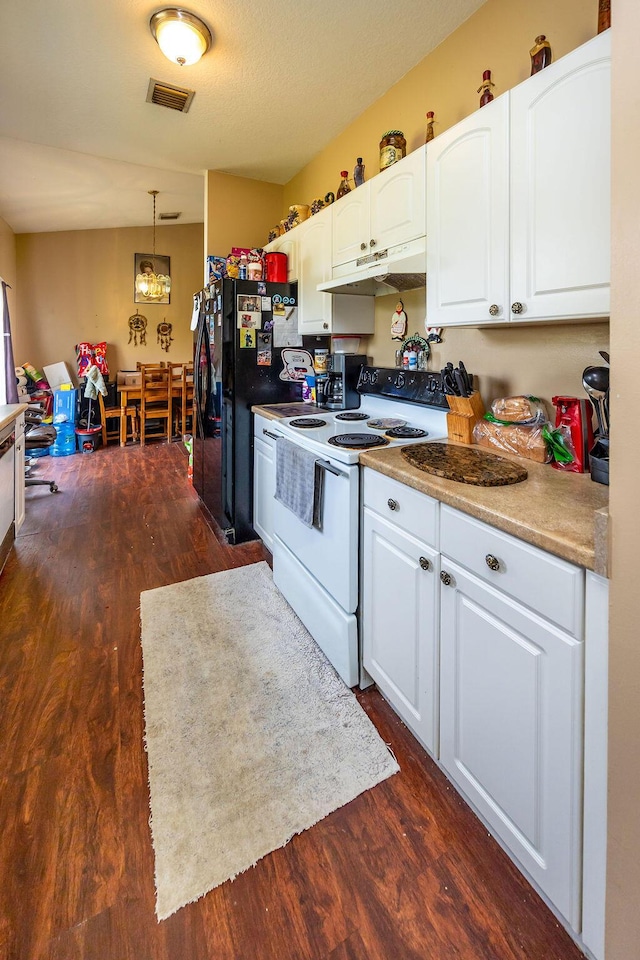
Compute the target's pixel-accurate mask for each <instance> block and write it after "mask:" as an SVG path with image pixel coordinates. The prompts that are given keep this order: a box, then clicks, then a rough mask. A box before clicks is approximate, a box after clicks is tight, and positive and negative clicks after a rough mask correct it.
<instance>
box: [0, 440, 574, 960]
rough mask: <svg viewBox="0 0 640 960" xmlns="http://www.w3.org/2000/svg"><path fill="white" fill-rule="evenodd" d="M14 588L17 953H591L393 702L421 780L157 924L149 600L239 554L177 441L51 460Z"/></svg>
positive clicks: (11, 729) (384, 791)
mask: <svg viewBox="0 0 640 960" xmlns="http://www.w3.org/2000/svg"><path fill="white" fill-rule="evenodd" d="M37 469H38V472H39V473H40V474H41V475H47V476H52V477H55V479H56V480H57V482H58V484H59V486H60V493H58V494H55V495H53V494H51V493H49V490H48V488H47V487H37V488H30V489H28V490H27V500H28V504H27V520H26V522H25V524H24V526H23V529H22V532H21V535H20V536H19V538H18V540H17V542H16V545H15V548H14V550H13V551H12V553H11V555H10V557H9V560H8V562H7V565H6V567H5V569H4V572H3V574H2V577H1V578H0V623H1V624H2V627H1V629H0V636H1V638H2V639H1V641H0V758H1V763H0V877H1V882H0V960H200V958H202V960H204V958H207V960H208V958H211V960H515V958H518V960H523V958H526V960H576V958H579V957H581V956H582V955H581V953H580V952H579V950H578V949H577V948H576V946H575V945H574V944H573V943H572V941H571V940H570V938H569V937H568V935H567V934H566V933H565V931H564V930H563V929H562V928H561V926H560V925H559V924H558V922H557V921H556V919H555V918H554V917H553V916H552V914H551V913H550V912H549V911H548V910H547V908H546V907H545V905H544V904H543V903H542V902H541V900H540V899H539V898H538V896H537V895H536V894H535V893H534V892H533V890H532V889H531V887H530V886H529V885H528V884H527V883H526V882H525V880H524V879H523V878H522V877H521V876H520V874H519V873H518V871H517V870H516V869H515V867H514V866H513V865H512V864H511V862H510V861H509V859H508V858H507V857H506V856H505V854H504V853H503V852H502V851H501V850H500V848H499V847H498V845H497V844H496V843H495V842H494V841H493V840H492V839H491V837H490V836H489V835H488V834H487V832H486V830H485V829H484V827H483V826H482V825H481V823H480V822H479V821H478V820H477V819H476V818H475V817H474V816H473V814H472V813H471V812H470V810H469V809H468V808H467V806H466V805H465V804H464V802H463V801H462V800H461V799H460V798H459V797H458V795H457V794H456V792H455V791H454V789H453V788H452V787H450V786H449V785H448V782H447V780H446V778H445V777H444V776H443V775H442V774H441V772H440V771H439V769H438V768H437V766H436V765H435V764H434V763H433V762H432V761H431V760H430V759H429V758H428V757H427V755H426V754H425V753H424V751H423V750H422V749H421V747H420V746H419V745H418V744H417V743H416V741H415V740H414V739H413V738H412V736H411V735H410V734H409V733H408V732H407V730H406V728H405V727H404V726H403V724H402V723H401V722H400V721H399V720H398V719H397V718H396V716H395V715H394V714H393V712H392V711H391V710H390V708H389V707H388V706H387V705H386V703H385V702H384V700H382V698H381V697H380V695H379V694H378V693H377V692H376V691H375V690H374V691H369V692H366V693H361V694H360V695H359V698H360V701H361V703H362V706H363V707H364V709H365V710H366V711H367V713H368V714H369V716H370V717H371V719H372V720H373V722H374V723H375V724H376V726H377V727H378V729H379V731H380V733H381V735H382V736H383V738H384V739H385V740H386V741H387V742H388V743H389V744H390V745H391V747H392V749H393V751H394V754H395V755H396V757H397V759H398V762H399V764H400V767H401V772H400V773H399V774H398V775H396V776H394V777H392V778H391V779H389V780H387V781H386V782H384V783H382V784H380V785H379V786H377V787H375V788H374V789H373V790H370V791H369V792H367V793H365V794H363V795H362V796H360V797H358V798H357V799H356V800H354V801H353V802H352V803H350V804H348V805H347V806H345V807H343V808H342V809H340V810H338V811H336V812H335V813H333V814H331V816H329V817H327V818H326V819H325V820H323V821H322V822H321V823H319V824H317V825H316V826H315V827H313V828H312V829H311V830H308V831H307V832H306V833H304V834H302V835H300V836H297V837H295V838H294V839H293V840H292V841H291V842H290V843H289V844H288V845H287V846H286V847H285V848H284V849H282V850H278V851H276V852H274V853H272V854H270V855H269V856H267V857H265V858H264V859H263V860H262V861H260V862H259V863H258V864H257V866H256V867H255V868H253V869H251V870H249V871H247V872H246V873H245V874H243V875H241V876H239V877H238V878H237V879H236V880H234V881H233V882H228V883H225V884H223V885H222V886H221V887H219V888H217V889H216V890H213V891H212V892H211V893H209V894H208V895H207V896H205V897H203V898H202V899H201V900H199V901H198V902H197V903H194V904H191V905H189V906H187V907H185V908H183V909H182V910H179V911H178V912H177V913H176V914H174V915H173V916H172V917H170V918H169V919H168V920H165V921H163V922H162V923H158V922H157V920H156V916H155V912H154V864H153V852H152V847H151V840H150V834H149V825H148V819H149V805H148V792H147V765H146V755H145V752H144V747H143V712H142V675H141V666H142V662H141V649H140V622H139V598H140V592H141V591H142V590H147V589H149V588H152V587H157V586H161V585H163V584H168V583H173V582H176V581H179V580H185V579H188V578H190V577H195V576H201V575H203V574H207V573H212V572H215V571H217V570H222V569H227V568H230V567H236V566H240V565H242V564H246V563H253V562H255V561H258V560H261V559H264V557H265V554H264V552H263V548H262V546H261V544H260V543H259V542H256V543H252V544H249V545H245V546H241V547H235V548H234V547H229V546H227V545H225V544H223V543H221V542H220V541H219V540H218V539H217V538H216V536H215V535H214V534H213V533H212V532H211V530H210V529H209V527H208V526H207V524H206V523H205V521H204V519H203V517H202V514H201V512H200V509H199V506H198V501H197V498H196V496H195V494H194V491H193V489H192V487H191V486H190V485H189V483H188V481H187V476H186V473H187V471H186V460H185V456H184V453H183V451H182V449H181V447H180V446H179V445H177V444H172V445H167V444H150V445H148V446H147V447H146V448H145V449H144V450H141V449H140V448H139V447H130V448H125V449H120V448H118V447H109V448H108V449H106V450H99V451H96V452H95V453H91V454H78V455H75V456H72V457H66V458H61V459H51V458H46V459H43V460H42V461H41V463H40V464H39V465H38V468H37Z"/></svg>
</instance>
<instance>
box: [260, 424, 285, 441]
mask: <svg viewBox="0 0 640 960" xmlns="http://www.w3.org/2000/svg"><path fill="white" fill-rule="evenodd" d="M262 432H263V433H264V435H265V437H271V439H272V440H279V439H280V437H281V436H282V434H281V433H271V431H270V430H267V428H266V427H263V428H262Z"/></svg>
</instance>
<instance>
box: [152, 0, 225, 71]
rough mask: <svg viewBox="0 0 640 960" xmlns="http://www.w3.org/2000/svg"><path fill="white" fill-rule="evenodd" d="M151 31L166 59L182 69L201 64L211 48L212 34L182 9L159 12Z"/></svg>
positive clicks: (200, 22) (199, 20) (199, 21)
mask: <svg viewBox="0 0 640 960" xmlns="http://www.w3.org/2000/svg"><path fill="white" fill-rule="evenodd" d="M149 27H150V29H151V33H152V34H153V36H154V39H155V40H156V42H157V44H158V46H159V47H160V49H161V50H162V52H163V53H164V55H165V57H166V58H167V59H168V60H171V61H172V63H177V64H178V65H179V66H181V67H184V66H191V64H193V63H197V62H198V60H199V59H200V57H201V56H202V55H203V54H205V53H206V52H207V50H208V49H209V47H210V46H211V42H212V38H211V31H210V30H209V27H208V26H207V25H206V23H205V22H204V21H203V20H201V19H200V17H196V16H195V14H193V13H189V11H188V10H182V9H181V8H180V7H167V8H166V9H165V10H158V12H157V13H154V14H153V16H152V17H151V20H150V21H149Z"/></svg>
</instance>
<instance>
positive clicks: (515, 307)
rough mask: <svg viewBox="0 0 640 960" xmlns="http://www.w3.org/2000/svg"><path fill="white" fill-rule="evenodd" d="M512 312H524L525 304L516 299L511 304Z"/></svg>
mask: <svg viewBox="0 0 640 960" xmlns="http://www.w3.org/2000/svg"><path fill="white" fill-rule="evenodd" d="M511 313H516V314H517V313H524V305H523V304H522V303H520V301H519V300H516V301H515V303H512V304H511Z"/></svg>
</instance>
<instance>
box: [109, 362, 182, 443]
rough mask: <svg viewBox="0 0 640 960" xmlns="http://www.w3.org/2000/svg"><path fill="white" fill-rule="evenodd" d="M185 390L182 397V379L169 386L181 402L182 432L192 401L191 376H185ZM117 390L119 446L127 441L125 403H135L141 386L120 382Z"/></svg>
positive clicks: (175, 397)
mask: <svg viewBox="0 0 640 960" xmlns="http://www.w3.org/2000/svg"><path fill="white" fill-rule="evenodd" d="M186 391H187V395H186V397H183V395H182V380H181V379H180V380H178V379H176V382H175V383H174V384H173V386H172V388H171V396H172V398H173V399H174V400H180V402H181V407H182V433H183V434H184V433H185V431H186V419H187V413H188V409H189V404H190V403H192V402H193V376H190V377H187V384H186ZM118 392H119V394H120V406H121V408H122V416H121V417H120V446H121V447H124V446H126V443H127V418H126V415H125V411H126V409H127V405H129V404H131V403H135V401H136V400H140V399H141V396H140V394H141V387H140V384H139V383H134V384H127V383H122V384H120V385H119V386H118Z"/></svg>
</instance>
